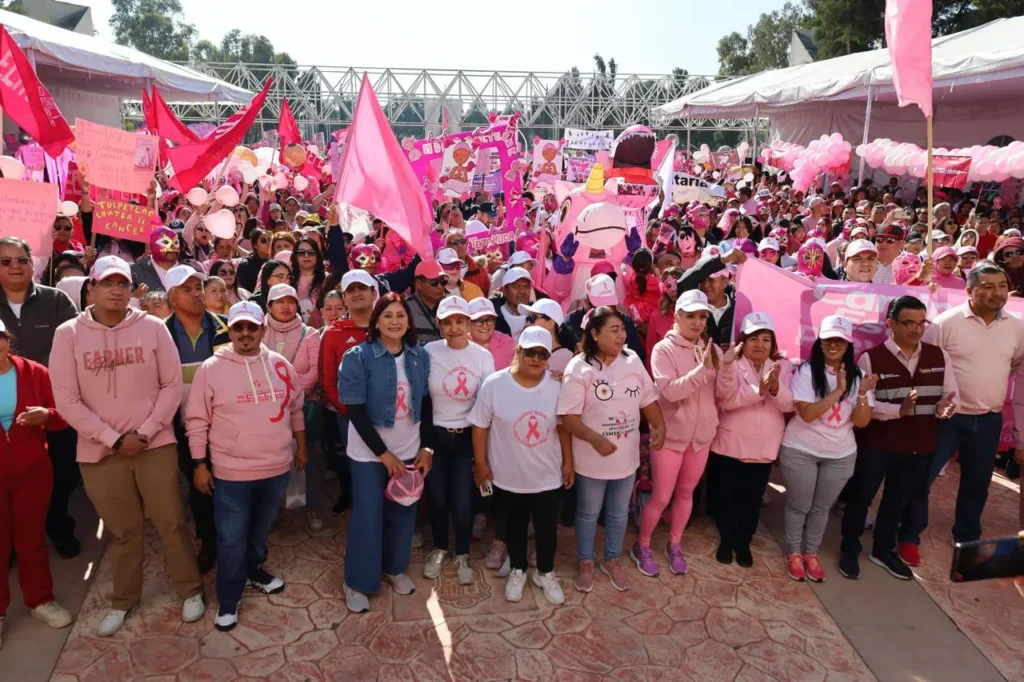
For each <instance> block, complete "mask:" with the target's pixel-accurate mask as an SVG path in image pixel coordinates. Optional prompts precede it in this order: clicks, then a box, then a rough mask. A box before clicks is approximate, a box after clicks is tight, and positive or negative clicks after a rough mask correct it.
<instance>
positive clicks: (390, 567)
mask: <svg viewBox="0 0 1024 682" xmlns="http://www.w3.org/2000/svg"><path fill="white" fill-rule="evenodd" d="M349 470H350V471H351V472H352V493H353V496H352V516H351V517H350V518H349V522H348V545H347V547H346V550H345V584H346V585H348V586H349V587H350V588H352V589H353V590H355V591H356V592H362V593H363V594H374V593H376V592H377V591H378V590H379V589H380V582H381V571H383V572H384V573H387V574H389V575H398V574H399V573H405V569H407V568H408V567H409V560H410V558H411V555H412V533H413V530H414V529H415V527H416V505H411V506H409V507H405V506H403V505H400V504H398V503H396V502H392V501H391V500H389V499H387V498H385V497H384V489H385V488H386V487H387V484H388V471H387V469H385V468H384V465H383V464H381V463H380V462H357V461H355V460H354V459H350V460H349ZM427 478H430V476H429V475H428V476H427Z"/></svg>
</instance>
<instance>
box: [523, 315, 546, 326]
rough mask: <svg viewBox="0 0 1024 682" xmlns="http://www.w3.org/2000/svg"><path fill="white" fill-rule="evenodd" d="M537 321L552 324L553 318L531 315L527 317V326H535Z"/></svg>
mask: <svg viewBox="0 0 1024 682" xmlns="http://www.w3.org/2000/svg"><path fill="white" fill-rule="evenodd" d="M537 320H542V321H544V322H550V321H551V318H550V317H548V316H547V315H541V314H540V313H530V314H529V315H527V316H526V324H533V323H534V322H536V321H537Z"/></svg>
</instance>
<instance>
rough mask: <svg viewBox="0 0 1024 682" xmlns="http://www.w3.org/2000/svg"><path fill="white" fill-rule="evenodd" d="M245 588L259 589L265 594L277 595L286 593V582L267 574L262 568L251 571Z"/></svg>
mask: <svg viewBox="0 0 1024 682" xmlns="http://www.w3.org/2000/svg"><path fill="white" fill-rule="evenodd" d="M245 586H246V587H252V588H254V589H257V590H259V591H260V592H262V593H263V594H277V593H278V592H283V591H284V581H283V580H281V579H280V578H278V577H276V576H273V575H270V574H269V573H267V572H266V571H265V570H263V567H262V566H261V567H259V568H255V569H253V570H251V571H249V578H248V580H246V581H245Z"/></svg>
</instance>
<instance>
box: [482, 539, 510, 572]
mask: <svg viewBox="0 0 1024 682" xmlns="http://www.w3.org/2000/svg"><path fill="white" fill-rule="evenodd" d="M505 554H506V552H505V543H504V542H502V541H501V540H495V541H494V543H493V544H492V545H491V551H490V552H488V553H487V558H486V559H484V565H485V566H487V568H490V569H493V570H495V571H496V570H498V569H499V568H501V565H502V564H503V563H505Z"/></svg>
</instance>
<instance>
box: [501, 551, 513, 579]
mask: <svg viewBox="0 0 1024 682" xmlns="http://www.w3.org/2000/svg"><path fill="white" fill-rule="evenodd" d="M511 572H512V560H511V559H509V558H508V554H506V555H505V562H504V563H503V564H502V565H501V568H499V569H498V573H497V576H498V577H499V578H504V577H505V576H507V575H508V574H509V573H511Z"/></svg>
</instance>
